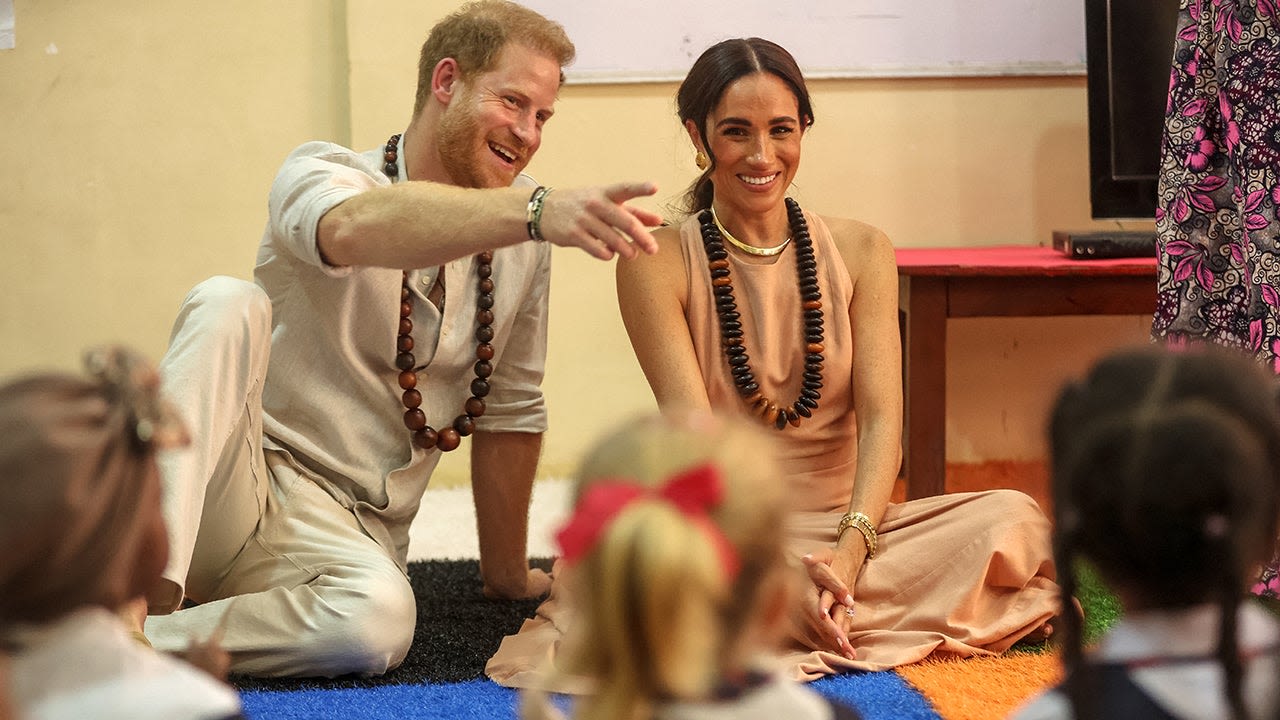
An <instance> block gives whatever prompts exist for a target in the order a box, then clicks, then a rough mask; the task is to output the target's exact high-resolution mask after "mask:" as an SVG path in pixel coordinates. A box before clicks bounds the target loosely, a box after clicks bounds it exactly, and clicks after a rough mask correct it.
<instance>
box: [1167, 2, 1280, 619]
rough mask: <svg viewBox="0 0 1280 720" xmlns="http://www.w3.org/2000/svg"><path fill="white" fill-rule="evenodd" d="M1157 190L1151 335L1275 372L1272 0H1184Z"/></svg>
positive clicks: (1276, 167) (1277, 170)
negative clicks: (1237, 352) (1233, 355)
mask: <svg viewBox="0 0 1280 720" xmlns="http://www.w3.org/2000/svg"><path fill="white" fill-rule="evenodd" d="M1158 192H1159V198H1158V202H1157V209H1156V230H1157V236H1158V238H1159V240H1158V249H1159V267H1158V276H1157V284H1158V293H1159V294H1158V296H1157V302H1156V311H1155V317H1154V320H1153V322H1152V329H1151V332H1152V336H1153V337H1154V338H1156V339H1157V340H1162V341H1164V342H1168V343H1170V344H1174V345H1182V344H1186V343H1190V342H1199V341H1206V342H1213V343H1217V344H1220V345H1225V346H1228V347H1234V348H1238V349H1241V350H1244V351H1247V352H1250V353H1252V354H1254V355H1255V356H1256V357H1257V358H1258V359H1259V360H1260V361H1261V362H1264V363H1266V364H1267V365H1268V366H1269V367H1271V368H1273V369H1275V370H1276V371H1277V372H1280V220H1278V219H1277V216H1276V206H1277V204H1280V0H1183V2H1182V6H1181V10H1180V16H1179V21H1178V36H1177V39H1176V41H1175V43H1174V48H1173V63H1172V72H1171V74H1170V77H1169V102H1168V105H1167V106H1166V108H1165V126H1164V142H1163V148H1162V153H1161V167H1160V183H1159V190H1158ZM1277 560H1280V558H1277ZM1277 565H1278V563H1277V562H1276V561H1273V562H1272V563H1271V565H1270V566H1269V567H1267V568H1266V569H1265V570H1264V572H1263V574H1262V576H1261V577H1260V578H1259V579H1258V582H1257V583H1256V585H1255V587H1254V591H1255V592H1256V593H1258V594H1263V595H1270V596H1272V597H1280V581H1278V580H1277Z"/></svg>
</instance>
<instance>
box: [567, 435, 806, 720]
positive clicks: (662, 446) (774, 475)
mask: <svg viewBox="0 0 1280 720" xmlns="http://www.w3.org/2000/svg"><path fill="white" fill-rule="evenodd" d="M770 442H771V440H770V438H768V437H767V436H766V435H764V434H763V433H761V432H760V431H758V430H757V429H756V428H754V427H748V426H746V425H745V424H741V423H739V422H737V421H731V420H727V419H720V418H713V417H711V416H709V415H689V416H684V417H680V418H670V417H647V418H643V419H640V420H637V421H633V422H630V423H628V424H626V425H624V426H623V427H622V428H620V429H619V430H617V431H616V432H614V433H613V434H611V435H609V436H608V437H606V438H605V439H604V440H603V441H602V442H600V443H599V444H598V445H597V446H596V447H595V449H594V450H592V451H591V452H590V453H589V454H588V456H587V458H586V460H585V462H584V463H583V465H582V468H581V470H580V473H579V478H578V482H577V485H576V488H575V495H576V498H575V513H574V515H573V517H572V518H571V520H570V522H569V523H568V524H566V526H565V529H564V530H563V531H562V532H561V534H560V536H559V537H560V540H561V544H562V546H564V551H565V552H564V555H565V558H566V560H567V561H568V562H569V563H570V565H571V567H570V581H569V592H570V597H571V602H572V603H573V605H574V607H575V609H576V610H577V611H578V612H577V615H575V618H574V623H575V624H574V627H573V628H572V629H571V630H570V637H568V638H567V639H566V650H565V652H564V653H563V654H562V655H561V658H562V661H561V667H560V669H561V670H562V671H564V672H567V673H570V674H581V675H585V676H588V677H592V678H594V679H595V680H596V682H597V688H596V690H597V691H596V692H595V693H594V694H593V695H592V696H591V698H590V699H587V700H584V702H585V703H587V705H588V707H586V708H585V710H586V713H585V715H583V716H585V717H600V718H612V717H631V716H632V715H633V713H634V711H635V710H636V709H637V708H643V707H644V706H645V705H647V704H648V703H649V702H650V701H651V700H653V699H654V698H659V697H662V698H668V699H681V698H682V699H697V698H703V697H706V696H707V695H709V694H710V692H711V691H712V690H713V688H714V686H715V685H716V684H717V683H718V682H719V681H720V680H721V678H722V677H723V676H724V674H725V673H726V672H733V671H735V670H737V669H739V668H740V666H741V665H742V664H743V663H746V662H747V661H748V656H749V654H750V653H752V652H753V651H755V650H759V649H761V648H758V647H751V645H758V644H761V643H765V642H768V640H769V639H771V638H770V636H771V632H772V629H773V628H772V627H771V626H772V625H774V624H776V623H777V622H778V621H780V620H781V619H782V618H783V617H785V608H786V603H787V598H786V593H787V592H788V588H787V584H786V578H788V577H789V575H788V574H787V573H784V572H781V570H782V569H783V568H785V562H784V559H783V550H782V533H783V521H784V515H785V513H786V503H785V498H784V495H783V483H782V482H780V478H779V476H778V471H777V468H776V466H775V464H774V461H773V455H772V452H771V445H770ZM632 498H634V499H632ZM682 507H683V508H684V509H681V508H682ZM596 528H598V530H596Z"/></svg>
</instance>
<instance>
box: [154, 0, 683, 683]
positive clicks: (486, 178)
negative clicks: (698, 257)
mask: <svg viewBox="0 0 1280 720" xmlns="http://www.w3.org/2000/svg"><path fill="white" fill-rule="evenodd" d="M573 53H574V50H573V46H572V44H571V43H570V42H569V40H568V38H566V37H565V35H564V31H563V29H562V28H561V27H560V26H559V25H556V24H555V23H552V22H550V21H548V20H547V19H546V18H543V17H542V16H540V15H538V14H537V13H534V12H532V11H530V10H528V9H526V8H523V7H520V6H518V5H514V4H511V3H508V2H505V1H504V0H481V2H477V3H472V4H469V5H467V6H465V7H463V8H462V9H460V10H459V11H458V12H456V13H454V14H453V15H451V16H449V17H448V18H446V19H445V20H443V21H442V22H441V23H440V24H439V25H437V26H436V27H435V28H434V29H433V30H432V32H431V34H430V36H429V37H428V39H427V41H426V43H425V44H424V45H423V48H422V56H421V59H420V63H419V80H418V95H417V102H416V105H415V109H414V115H413V119H412V121H411V122H410V124H409V127H408V128H407V129H406V130H405V131H404V133H403V135H393V136H392V137H391V139H390V140H389V141H388V142H387V145H386V146H385V147H384V148H380V149H378V150H376V151H373V152H367V153H363V154H357V153H355V152H353V151H351V150H348V149H346V148H342V147H338V146H336V145H333V144H330V143H308V144H306V145H303V146H301V147H300V148H298V149H297V150H295V151H294V152H293V153H292V154H291V155H290V156H289V158H288V159H287V160H286V161H285V163H284V165H283V167H282V168H281V170H280V172H279V174H278V175H277V177H276V180H275V183H274V185H273V187H272V190H271V196H270V202H269V211H270V216H269V220H268V224H267V229H266V232H265V234H264V236H263V241H262V245H261V248H260V250H259V253H258V263H257V268H256V270H255V280H256V282H257V286H254V285H251V284H249V283H244V282H241V281H236V280H231V279H228V278H214V279H213V280H210V281H206V282H205V283H202V284H201V285H199V286H197V287H196V289H195V290H193V291H192V293H191V295H189V296H188V298H187V300H186V301H185V302H184V304H183V307H182V311H181V312H180V314H179V317H178V320H177V323H176V325H175V330H174V336H173V338H172V341H171V344H170V349H169V352H168V354H167V355H166V357H165V361H164V363H163V365H162V368H161V371H162V374H163V376H164V378H165V383H166V392H167V393H168V395H169V397H170V398H171V399H173V400H174V401H176V402H177V403H178V404H179V405H180V406H181V407H182V408H183V410H184V411H185V412H186V413H187V414H188V416H190V420H191V424H192V430H193V433H192V434H193V437H194V438H195V445H197V446H198V447H197V448H196V450H195V451H194V452H191V453H188V454H186V455H183V456H180V457H174V458H171V459H170V460H169V461H168V463H167V465H166V467H165V470H166V480H167V483H168V485H169V487H168V495H167V498H166V516H167V520H168V523H169V526H170V528H171V529H170V533H171V535H172V545H173V549H174V550H173V558H172V559H171V562H170V564H169V567H168V569H167V570H166V573H165V577H166V580H165V582H164V583H163V585H162V587H158V588H156V590H155V591H154V592H152V593H150V594H149V596H148V598H147V600H148V602H149V608H150V611H151V612H153V613H166V612H170V611H172V610H174V609H175V608H176V607H178V605H179V604H181V603H182V601H183V599H184V598H186V599H188V600H190V601H194V602H195V603H198V604H196V605H194V606H193V607H189V608H188V609H184V610H180V611H178V612H173V613H172V614H170V615H167V616H159V617H151V618H149V619H148V621H147V624H146V626H147V635H148V637H149V638H150V639H151V641H152V642H153V643H154V644H155V645H156V646H157V647H159V648H161V649H166V650H171V649H178V648H181V647H184V646H185V645H186V643H187V642H188V639H189V638H191V637H196V638H199V639H204V638H207V637H208V636H209V635H210V634H213V633H217V634H220V637H221V641H222V644H223V646H224V647H225V648H226V649H227V650H228V651H229V652H230V654H231V658H232V671H233V672H240V673H248V674H255V675H299V676H316V675H321V676H333V675H339V674H346V673H367V674H378V673H382V672H385V671H386V670H388V669H390V668H392V667H395V666H396V665H398V664H399V663H400V662H401V660H403V659H404V656H405V654H406V652H407V651H408V648H409V644H410V641H411V640H412V637H413V628H414V624H415V618H416V609H415V603H414V598H413V593H412V591H411V589H410V587H409V585H408V581H407V578H406V576H405V564H406V551H407V545H408V528H409V524H410V522H411V521H412V519H413V517H414V515H415V514H416V512H417V511H418V504H419V502H420V500H421V498H422V493H423V492H424V490H425V489H426V485H427V481H428V479H429V478H430V475H431V472H432V470H433V469H434V467H435V465H436V463H437V461H438V460H439V457H440V452H442V451H448V450H451V449H453V448H454V447H456V446H457V445H458V443H459V441H460V438H461V437H464V436H467V435H470V436H471V459H472V486H473V492H474V495H475V505H476V519H477V528H478V532H479V537H480V552H481V575H482V579H483V581H484V590H485V593H486V594H488V595H490V596H492V597H498V598H522V597H532V596H537V595H540V594H542V593H544V592H545V591H546V590H547V588H548V587H549V580H548V578H547V576H546V574H545V573H542V572H541V571H538V570H536V569H531V568H530V567H529V565H528V560H527V558H526V556H525V543H526V537H527V512H528V504H529V497H530V493H531V487H532V482H533V477H534V472H535V469H536V465H537V460H538V455H539V451H540V448H541V433H542V432H543V430H544V429H545V427H546V413H545V409H544V404H543V397H542V393H541V390H540V389H539V384H540V382H541V380H542V372H543V365H544V359H545V354H546V312H547V297H546V296H547V285H548V279H549V262H550V250H549V244H557V245H564V246H575V247H579V248H582V249H583V250H585V251H586V252H588V253H590V254H592V255H593V256H596V257H599V258H601V259H609V258H611V257H613V256H614V255H622V256H624V257H631V256H634V255H635V254H636V252H638V251H643V252H653V251H654V250H655V248H656V246H655V245H654V241H653V238H652V236H650V235H649V233H648V230H647V226H653V225H656V224H658V222H659V220H660V219H659V218H658V217H657V216H655V215H653V214H652V213H649V212H646V211H643V210H640V209H636V208H632V207H629V206H626V205H624V203H625V202H626V201H627V200H629V199H631V198H634V197H637V196H640V195H648V194H652V193H653V192H655V188H654V187H653V186H652V185H651V184H633V185H627V184H620V185H613V186H608V187H600V188H585V189H577V190H559V191H555V192H550V191H549V189H547V188H542V187H536V188H535V187H534V185H533V184H532V183H531V182H530V181H528V179H527V178H525V177H523V176H521V175H520V171H521V170H522V169H523V168H524V167H525V165H526V164H527V163H528V162H529V160H530V158H531V157H532V156H533V154H534V153H535V152H536V151H537V150H538V147H539V145H540V142H541V132H542V126H543V123H545V122H546V121H547V120H548V119H549V118H550V117H551V114H552V112H553V105H554V103H555V99H556V94H557V91H558V89H559V86H560V83H561V80H562V77H563V76H562V67H563V66H564V65H565V64H566V63H568V62H569V61H570V60H571V59H572V57H573ZM539 240H545V241H546V242H538V241H539ZM490 251H491V252H490ZM268 357H269V359H270V362H269V363H268ZM424 511H425V512H430V508H425V509H424Z"/></svg>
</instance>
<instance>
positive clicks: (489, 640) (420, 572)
mask: <svg viewBox="0 0 1280 720" xmlns="http://www.w3.org/2000/svg"><path fill="white" fill-rule="evenodd" d="M533 564H534V565H536V566H538V567H541V568H542V569H544V570H550V569H551V560H549V559H544V560H535V561H533ZM409 582H410V584H412V585H413V593H414V595H415V596H416V597H417V599H418V627H417V629H416V630H415V631H414V634H413V645H412V646H410V648H409V655H408V656H407V657H406V658H405V660H404V662H403V663H402V664H401V665H400V667H398V668H396V669H395V670H392V671H391V672H389V673H387V674H386V675H383V676H381V677H375V678H367V677H358V676H344V677H338V678H332V679H330V678H288V679H277V678H252V677H245V676H235V675H233V676H232V677H231V683H232V684H233V685H235V686H236V687H237V688H239V689H241V690H303V689H310V688H356V687H375V686H378V685H412V684H421V683H452V682H463V681H466V680H476V679H479V678H482V677H484V664H485V662H487V661H488V660H489V657H490V656H491V655H493V653H494V651H496V650H497V649H498V644H499V643H501V642H502V638H503V637H504V636H506V635H510V634H512V633H514V632H515V631H516V630H518V629H520V625H521V624H522V623H523V622H524V620H525V618H529V617H532V616H533V612H534V610H536V609H537V607H538V603H540V602H541V600H516V601H510V600H502V601H500V600H489V599H487V598H485V597H484V595H483V594H481V592H480V587H481V586H480V563H479V561H476V560H429V561H422V562H413V563H409Z"/></svg>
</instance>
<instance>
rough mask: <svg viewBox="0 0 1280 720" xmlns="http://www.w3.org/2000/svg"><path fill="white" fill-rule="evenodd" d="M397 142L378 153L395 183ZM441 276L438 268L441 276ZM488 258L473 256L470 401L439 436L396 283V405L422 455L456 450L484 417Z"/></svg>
mask: <svg viewBox="0 0 1280 720" xmlns="http://www.w3.org/2000/svg"><path fill="white" fill-rule="evenodd" d="M399 143H400V136H399V135H398V134H397V135H392V136H391V139H390V140H387V145H386V147H385V148H383V150H384V152H383V156H382V159H383V160H384V161H385V164H384V165H383V166H382V171H383V172H385V173H386V174H387V177H389V178H391V182H395V181H396V178H397V177H398V176H399V174H400V168H399V166H398V165H397V164H396V160H397V158H398V157H399V149H398V146H399ZM440 271H441V272H444V269H443V267H442V268H441V270H440ZM492 275H493V252H492V251H490V250H486V251H484V252H482V253H479V254H477V255H476V288H477V290H479V292H478V293H477V294H476V364H475V368H474V369H475V373H476V378H475V379H474V380H472V381H471V397H469V398H467V401H466V402H465V403H463V406H462V410H463V413H462V414H461V415H459V416H458V417H456V418H454V419H453V425H451V426H449V427H444V428H441V429H439V430H436V429H435V428H433V427H431V426H430V425H428V424H427V415H426V413H424V412H423V411H422V393H421V392H419V391H418V373H417V371H416V370H415V369H414V368H415V367H416V366H417V359H416V358H415V357H414V356H413V291H412V290H410V288H409V285H410V283H409V271H408V270H405V271H404V273H403V274H402V275H401V277H400V328H399V335H397V336H396V367H397V368H399V370H400V389H401V390H403V391H404V392H403V393H402V394H401V396H400V401H401V402H402V403H403V404H404V408H405V410H404V426H405V427H407V428H409V431H410V432H412V433H413V442H414V443H415V444H417V445H418V447H420V448H423V449H424V450H430V449H432V448H435V449H437V450H440V451H441V452H449V451H450V450H453V449H455V448H457V447H458V445H459V444H460V443H461V442H462V438H464V437H466V436H468V435H470V434H471V433H473V432H475V429H476V421H475V419H476V418H478V417H480V416H481V415H484V411H485V404H484V398H485V396H487V395H488V394H489V376H490V375H492V374H493V363H492V362H491V361H492V360H493V355H494V350H493V345H491V344H490V341H491V340H493V290H494V283H493V277H492Z"/></svg>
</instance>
